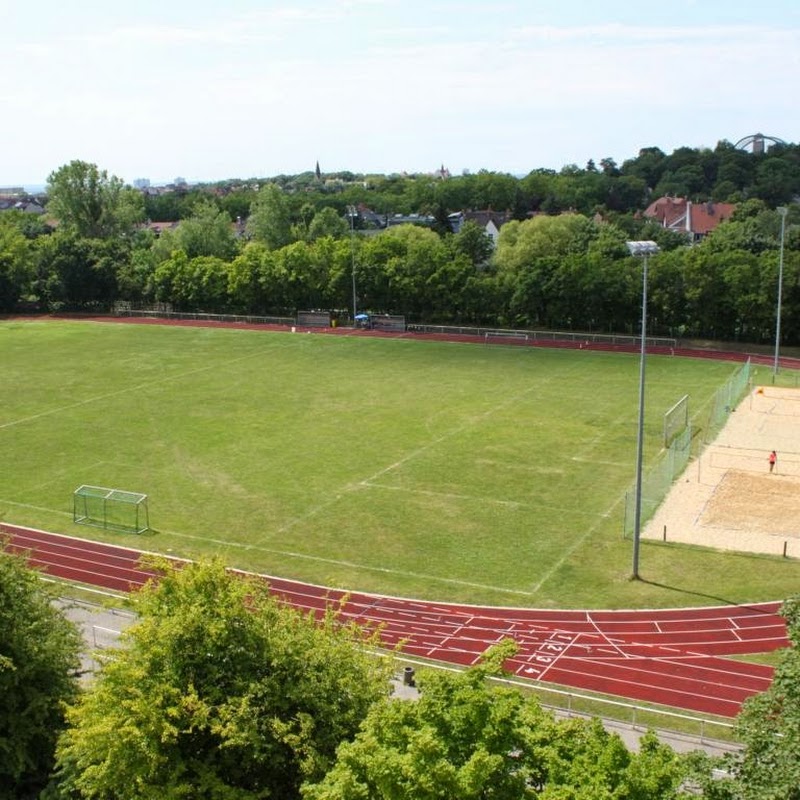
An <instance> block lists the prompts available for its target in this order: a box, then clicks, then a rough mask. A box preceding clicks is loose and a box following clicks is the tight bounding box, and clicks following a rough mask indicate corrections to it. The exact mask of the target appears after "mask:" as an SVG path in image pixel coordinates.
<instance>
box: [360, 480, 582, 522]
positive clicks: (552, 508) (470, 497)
mask: <svg viewBox="0 0 800 800" xmlns="http://www.w3.org/2000/svg"><path fill="white" fill-rule="evenodd" d="M362 483H363V485H364V486H367V487H369V488H370V489H386V490H387V491H390V492H406V493H408V494H422V495H430V496H431V497H445V498H452V499H453V500H472V501H475V502H477V503H493V504H494V505H500V506H511V507H512V508H533V509H541V510H546V511H562V512H565V511H569V512H570V513H577V514H583V515H584V516H587V517H592V518H594V517H596V516H597V514H594V513H592V512H591V511H576V510H575V509H574V508H563V507H562V506H546V505H542V504H541V503H523V502H520V501H518V500H499V499H498V498H495V497H478V496H476V495H471V494H457V493H456V492H434V491H432V490H430V489H409V488H407V487H405V486H388V485H387V484H385V483H367V482H366V481H364V482H362Z"/></svg>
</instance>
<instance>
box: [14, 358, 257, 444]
mask: <svg viewBox="0 0 800 800" xmlns="http://www.w3.org/2000/svg"><path fill="white" fill-rule="evenodd" d="M268 349H271V348H268ZM264 352H265V351H264V350H263V349H262V350H258V351H257V352H253V353H248V354H247V355H244V356H239V357H238V358H232V359H229V360H227V361H223V362H220V363H216V362H215V363H213V364H209V365H207V366H205V367H198V368H197V369H190V370H188V371H187V372H181V373H178V374H177V375H167V376H166V377H164V378H161V379H160V380H154V381H148V382H147V383H140V384H137V385H136V386H129V387H127V388H126V389H118V390H117V391H116V392H107V393H106V394H99V395H95V396H94V397H87V398H86V399H85V400H78V401H76V402H75V403H68V404H67V405H64V406H59V407H58V408H51V409H49V410H48V411H41V412H40V413H38V414H31V416H29V417H20V418H19V419H13V420H11V421H10V422H4V423H2V424H0V430H3V429H5V428H12V427H14V426H15V425H21V424H22V423H24V422H32V421H33V420H36V419H41V418H42V417H49V416H52V415H53V414H60V413H61V412H62V411H69V410H70V409H72V408H80V406H86V405H90V404H91V403H97V402H99V401H101V400H108V398H109V397H117V396H119V395H123V394H128V393H129V392H139V391H142V390H143V389H150V388H152V387H153V386H159V385H161V384H164V383H170V382H172V381H176V380H181V379H182V378H187V377H189V376H190V375H199V374H200V373H201V372H209V371H210V370H213V369H219V368H220V367H227V366H228V365H230V364H237V363H239V362H240V361H247V360H248V359H251V358H255V357H257V356H262V355H264Z"/></svg>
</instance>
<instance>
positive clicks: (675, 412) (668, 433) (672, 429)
mask: <svg viewBox="0 0 800 800" xmlns="http://www.w3.org/2000/svg"><path fill="white" fill-rule="evenodd" d="M688 424H689V395H688V394H685V395H684V396H683V397H681V399H680V400H678V402H677V403H675V405H674V406H672V408H671V409H670V410H669V411H667V412H666V413H665V414H664V447H669V446H670V444H671V443H672V440H673V439H674V438H675V437H676V436H677V435H678V434H680V433H683V431H684V430H685V429H686V427H687V426H688Z"/></svg>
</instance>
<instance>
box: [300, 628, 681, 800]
mask: <svg viewBox="0 0 800 800" xmlns="http://www.w3.org/2000/svg"><path fill="white" fill-rule="evenodd" d="M513 649H514V645H513V643H509V642H505V643H503V644H502V645H500V646H499V647H498V648H496V649H495V650H494V651H490V653H489V654H488V658H487V659H486V661H485V662H484V663H483V664H481V665H479V666H477V667H474V668H472V669H470V670H467V671H465V672H462V673H450V672H447V673H445V672H439V673H434V672H425V673H423V674H421V675H420V678H419V686H420V697H419V700H418V701H416V702H410V701H397V700H391V699H387V700H384V701H383V702H382V703H379V704H376V705H375V706H373V708H372V710H371V711H370V713H369V716H368V717H367V719H366V721H365V723H364V725H363V726H362V728H361V731H360V732H359V734H358V735H357V736H356V738H355V740H354V741H352V742H347V743H345V744H342V745H341V747H340V748H339V751H338V757H337V761H336V765H335V766H334V767H333V769H332V770H331V771H330V772H329V773H328V775H327V776H326V777H325V778H324V780H321V781H319V782H316V783H314V782H312V781H309V782H307V783H306V785H305V786H304V789H303V796H304V798H305V800H362V799H366V798H370V800H435V798H442V797H452V798H459V800H483V798H490V797H491V798H493V799H494V800H522V798H529V797H530V798H534V797H547V798H553V800H555V798H574V799H575V800H590V799H591V800H612V798H620V799H621V798H641V799H642V800H644V799H645V798H653V799H654V800H656V799H657V800H668V798H675V797H680V796H681V795H680V790H679V788H678V787H679V785H680V783H681V780H682V777H683V774H684V771H685V770H684V765H683V763H682V761H681V759H680V758H679V757H678V756H676V755H675V753H673V752H672V750H670V748H668V747H666V746H665V745H661V744H659V743H658V742H657V740H656V739H655V737H653V736H648V737H645V739H644V740H643V745H642V750H641V753H640V754H638V755H634V754H632V753H630V752H629V751H628V750H627V749H626V748H625V746H624V744H623V743H622V741H621V739H620V738H619V737H618V736H617V735H616V734H610V733H608V732H606V731H605V730H604V729H603V727H602V725H601V724H600V723H599V722H598V721H596V720H595V721H586V720H579V719H571V720H567V721H565V722H557V721H556V720H555V719H554V717H553V716H552V714H550V713H549V712H546V711H544V710H543V709H542V708H541V706H540V705H539V703H538V701H537V700H536V699H535V698H534V697H532V696H523V695H522V694H521V693H520V692H519V691H518V690H516V689H511V688H499V687H494V686H491V685H490V684H489V682H488V680H487V679H488V678H489V677H491V676H497V675H498V674H500V672H501V669H500V663H501V662H502V659H503V657H505V656H508V655H509V654H510V653H511V652H513Z"/></svg>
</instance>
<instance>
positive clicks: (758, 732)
mask: <svg viewBox="0 0 800 800" xmlns="http://www.w3.org/2000/svg"><path fill="white" fill-rule="evenodd" d="M781 614H782V615H783V617H784V618H785V619H786V626H787V631H788V636H789V647H788V648H787V649H786V650H784V651H783V653H782V655H781V658H780V661H779V662H778V665H777V666H776V668H775V676H774V678H773V680H772V684H771V685H770V687H769V689H767V691H766V692H762V693H761V694H758V695H755V696H754V697H751V698H750V699H748V700H747V701H746V702H745V704H744V706H743V708H742V711H741V713H740V714H739V716H738V717H737V719H736V730H737V734H738V736H739V738H740V739H741V741H742V742H743V743H744V746H745V747H744V752H743V754H742V755H741V757H732V758H731V759H730V763H729V765H728V766H729V769H730V770H731V771H732V772H733V781H732V785H731V786H730V788H731V789H732V791H731V794H730V795H729V796H730V797H732V798H740V797H742V798H745V797H746V798H747V800H798V798H800V595H796V596H795V597H792V598H790V599H789V600H787V601H786V602H785V603H784V604H783V607H782V609H781Z"/></svg>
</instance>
